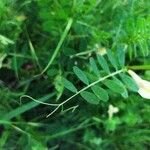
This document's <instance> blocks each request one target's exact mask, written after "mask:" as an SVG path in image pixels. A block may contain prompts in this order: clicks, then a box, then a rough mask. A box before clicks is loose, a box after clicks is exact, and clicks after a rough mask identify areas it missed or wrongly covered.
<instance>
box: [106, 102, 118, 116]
mask: <svg viewBox="0 0 150 150" xmlns="http://www.w3.org/2000/svg"><path fill="white" fill-rule="evenodd" d="M117 112H119V109H118V107H114V106H113V105H109V108H108V116H109V119H111V118H112V117H113V115H114V114H116V113H117Z"/></svg>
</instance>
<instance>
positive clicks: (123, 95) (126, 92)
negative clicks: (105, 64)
mask: <svg viewBox="0 0 150 150" xmlns="http://www.w3.org/2000/svg"><path fill="white" fill-rule="evenodd" d="M113 78H114V80H115V81H116V82H118V84H120V86H122V88H123V89H124V93H122V94H121V95H122V97H124V98H128V91H127V89H126V88H125V86H124V84H123V83H122V82H121V81H120V80H119V79H118V78H116V77H113Z"/></svg>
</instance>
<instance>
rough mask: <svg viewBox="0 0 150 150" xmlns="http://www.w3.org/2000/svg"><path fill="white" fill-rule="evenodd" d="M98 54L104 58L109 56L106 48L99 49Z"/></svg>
mask: <svg viewBox="0 0 150 150" xmlns="http://www.w3.org/2000/svg"><path fill="white" fill-rule="evenodd" d="M97 54H99V55H102V56H103V55H105V54H107V50H106V48H105V47H101V48H98V50H97Z"/></svg>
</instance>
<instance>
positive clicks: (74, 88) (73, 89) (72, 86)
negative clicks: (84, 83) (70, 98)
mask: <svg viewBox="0 0 150 150" xmlns="http://www.w3.org/2000/svg"><path fill="white" fill-rule="evenodd" d="M63 83H64V87H65V88H66V89H68V90H70V91H72V92H74V93H76V92H77V89H76V87H75V86H74V85H73V83H71V82H70V81H68V80H67V79H65V78H63Z"/></svg>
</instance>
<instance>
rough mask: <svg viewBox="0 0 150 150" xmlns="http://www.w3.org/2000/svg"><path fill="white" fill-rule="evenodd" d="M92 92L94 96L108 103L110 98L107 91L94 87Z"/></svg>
mask: <svg viewBox="0 0 150 150" xmlns="http://www.w3.org/2000/svg"><path fill="white" fill-rule="evenodd" d="M91 89H92V91H93V92H94V94H95V95H96V96H97V97H98V98H99V99H100V100H102V101H105V102H106V101H108V99H109V96H108V93H107V91H106V90H104V89H103V88H101V87H99V86H97V85H94V86H92V87H91Z"/></svg>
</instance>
